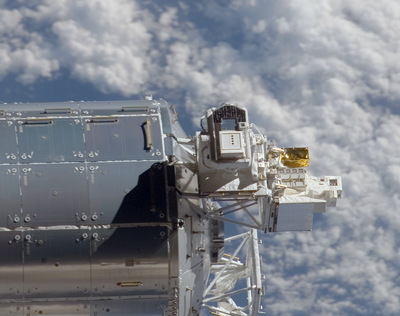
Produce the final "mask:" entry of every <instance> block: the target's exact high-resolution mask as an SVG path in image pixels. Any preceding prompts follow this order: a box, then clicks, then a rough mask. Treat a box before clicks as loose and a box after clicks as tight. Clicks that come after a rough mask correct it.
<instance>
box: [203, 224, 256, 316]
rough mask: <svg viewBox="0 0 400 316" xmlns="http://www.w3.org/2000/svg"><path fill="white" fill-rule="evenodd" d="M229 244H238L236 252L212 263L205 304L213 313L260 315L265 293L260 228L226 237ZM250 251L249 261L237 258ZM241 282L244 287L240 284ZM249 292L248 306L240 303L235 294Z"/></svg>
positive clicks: (241, 315)
mask: <svg viewBox="0 0 400 316" xmlns="http://www.w3.org/2000/svg"><path fill="white" fill-rule="evenodd" d="M224 241H225V244H228V243H238V245H237V247H236V248H235V249H234V251H233V253H232V254H226V253H224V254H222V255H221V256H220V257H219V259H218V262H217V263H215V264H213V265H212V266H211V272H210V276H209V282H208V287H207V288H206V289H205V291H204V295H203V296H204V299H203V303H204V305H205V306H207V307H208V309H209V311H210V313H211V314H213V315H221V316H225V315H235V316H256V315H258V314H259V312H260V304H261V297H262V295H263V292H264V290H263V287H262V275H261V257H260V254H259V248H258V237H257V230H256V229H253V230H251V231H248V232H246V233H243V234H239V235H236V236H233V237H229V238H226V239H225V240H224ZM244 250H245V253H246V256H245V261H244V262H241V261H240V259H239V258H238V257H237V256H238V255H239V253H242V252H244ZM238 285H241V286H238ZM240 294H242V295H243V294H245V296H246V297H247V305H246V306H242V307H241V306H238V305H237V304H236V303H235V301H234V299H233V297H234V296H236V295H240Z"/></svg>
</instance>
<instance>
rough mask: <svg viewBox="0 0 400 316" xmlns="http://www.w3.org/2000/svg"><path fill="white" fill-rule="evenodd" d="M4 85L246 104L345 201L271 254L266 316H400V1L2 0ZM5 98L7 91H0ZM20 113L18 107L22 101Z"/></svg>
mask: <svg viewBox="0 0 400 316" xmlns="http://www.w3.org/2000/svg"><path fill="white" fill-rule="evenodd" d="M0 8H1V9H0V61H1V62H0V80H3V81H4V80H6V79H7V80H10V78H11V80H15V81H16V82H20V83H22V84H25V85H27V86H29V85H34V84H35V83H36V82H38V81H40V80H53V79H54V78H57V77H58V76H60V75H62V74H64V73H65V72H66V73H67V74H68V76H70V77H71V78H72V79H73V80H77V81H81V82H85V83H89V84H92V85H94V86H95V87H97V88H98V89H99V91H102V92H103V93H119V94H121V96H123V97H131V96H136V95H137V94H140V93H142V92H144V91H154V92H155V93H156V94H157V96H161V97H164V98H167V99H168V100H169V101H172V102H174V103H176V104H179V105H180V106H181V109H182V110H185V111H188V112H190V113H191V115H192V116H193V117H194V118H196V120H197V118H198V117H199V116H200V115H201V113H202V112H203V111H204V110H205V109H206V108H207V107H209V106H210V105H212V106H215V105H218V104H219V103H220V102H223V101H232V102H237V103H239V104H241V105H245V106H247V107H248V108H249V110H250V115H251V116H252V119H253V121H254V122H255V123H256V124H257V125H258V126H259V127H260V128H262V129H263V130H264V131H265V132H267V133H268V135H269V136H271V137H273V138H276V140H277V142H278V145H282V146H309V147H310V151H311V155H312V156H311V158H312V162H311V168H310V172H311V173H313V174H315V175H325V174H327V175H328V174H330V175H342V177H343V183H344V190H345V191H344V199H343V200H342V201H340V203H339V207H338V208H336V209H332V210H330V212H328V213H326V214H324V215H323V216H320V217H317V218H316V221H315V229H314V231H313V233H296V234H293V233H282V234H276V235H268V236H266V237H265V241H264V249H263V253H264V266H265V269H266V275H267V279H266V288H267V295H266V298H265V309H266V310H267V311H268V314H269V315H397V313H398V311H399V310H400V298H399V294H398V293H400V275H399V271H400V251H399V249H400V233H399V231H398V227H400V215H399V214H400V213H399V209H400V197H399V188H400V176H399V175H400V158H399V157H400V155H399V148H400V117H399V113H400V107H399V104H400V102H399V101H400V92H399V91H400V75H399V74H400V69H399V68H400V63H398V61H397V55H398V53H399V51H400V41H399V39H398V34H399V33H400V16H399V12H400V4H399V3H397V2H395V1H388V0H381V1H372V0H364V1H352V2H351V3H349V2H348V1H344V0H342V1H335V2H333V1H330V2H326V1H325V2H321V1H318V0H312V1H308V2H307V5H305V4H304V3H303V2H301V1H295V0H288V1H279V2H277V1H272V0H260V1H248V0H247V1H244V0H235V1H230V2H224V1H216V0H215V1H208V2H205V3H197V4H191V5H187V4H186V3H185V2H181V1H169V2H168V3H166V2H163V1H158V2H154V1H152V2H142V1H128V0H115V1H112V2H110V1H106V0H75V1H70V0H68V1H67V0H60V1H51V0H42V1H32V2H29V4H26V2H23V1H4V0H3V1H0ZM0 85H1V81H0ZM16 101H18V100H16Z"/></svg>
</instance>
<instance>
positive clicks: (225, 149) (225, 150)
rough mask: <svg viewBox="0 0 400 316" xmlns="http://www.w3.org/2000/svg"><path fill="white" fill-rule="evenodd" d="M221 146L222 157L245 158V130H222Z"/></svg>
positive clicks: (220, 135)
mask: <svg viewBox="0 0 400 316" xmlns="http://www.w3.org/2000/svg"><path fill="white" fill-rule="evenodd" d="M219 147H220V154H221V158H243V157H244V156H245V146H244V139H243V132H241V131H220V132H219Z"/></svg>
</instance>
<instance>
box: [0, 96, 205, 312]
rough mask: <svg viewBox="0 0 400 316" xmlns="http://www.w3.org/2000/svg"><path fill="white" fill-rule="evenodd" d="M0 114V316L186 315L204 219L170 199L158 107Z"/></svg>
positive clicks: (195, 296) (197, 273)
mask: <svg viewBox="0 0 400 316" xmlns="http://www.w3.org/2000/svg"><path fill="white" fill-rule="evenodd" d="M0 114H1V115H0V200H1V205H0V253H1V254H2V256H1V257H0V280H1V282H0V315H21V316H27V315H65V316H66V315H68V316H69V315H81V316H88V315H96V316H100V315H183V314H185V315H186V314H188V315H189V314H191V315H196V314H197V312H196V310H198V311H200V306H201V302H202V292H203V287H204V285H203V284H204V282H205V279H206V277H207V275H206V268H207V267H208V266H209V260H210V255H209V254H207V253H204V252H203V251H199V249H204V248H205V247H207V243H209V240H210V238H211V235H210V234H211V233H209V226H210V222H209V221H207V220H205V221H199V218H198V216H197V214H196V212H195V211H194V210H193V206H192V204H187V203H186V202H185V201H181V202H179V201H178V200H177V193H176V191H175V177H174V172H173V167H168V166H167V164H166V162H167V160H168V159H167V158H168V157H167V152H168V154H169V155H171V154H173V146H172V144H173V141H172V139H171V137H170V136H169V135H175V136H174V137H184V136H185V135H184V133H183V131H182V129H181V127H180V126H179V124H178V123H177V122H176V117H175V114H174V113H173V112H171V111H170V110H169V106H168V105H167V104H166V103H165V101H162V100H161V101H152V100H146V101H118V102H81V103H73V102H69V103H49V104H13V105H7V104H3V105H0ZM177 155H178V156H179V153H178V154H177ZM171 168H172V169H171ZM171 171H172V172H171ZM193 203H194V204H193V205H196V204H198V202H197V201H193ZM192 236H193V237H192ZM182 249H184V250H185V251H182ZM207 262H208V263H207ZM197 284H199V285H197Z"/></svg>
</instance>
